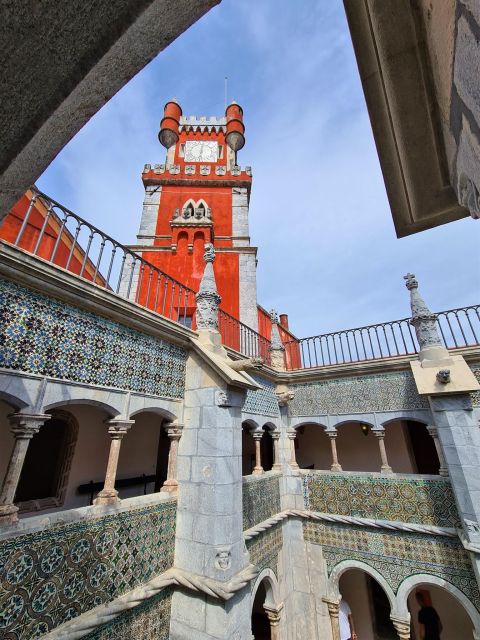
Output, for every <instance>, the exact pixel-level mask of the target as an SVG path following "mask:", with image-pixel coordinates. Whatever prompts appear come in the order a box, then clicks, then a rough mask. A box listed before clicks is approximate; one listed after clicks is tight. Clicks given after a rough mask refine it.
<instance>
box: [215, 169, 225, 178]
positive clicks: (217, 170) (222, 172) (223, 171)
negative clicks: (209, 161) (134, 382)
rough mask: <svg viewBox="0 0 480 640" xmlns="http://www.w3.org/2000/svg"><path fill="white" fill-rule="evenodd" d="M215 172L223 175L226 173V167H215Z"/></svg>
mask: <svg viewBox="0 0 480 640" xmlns="http://www.w3.org/2000/svg"><path fill="white" fill-rule="evenodd" d="M215 173H216V175H217V176H224V175H225V174H226V173H227V168H226V167H215Z"/></svg>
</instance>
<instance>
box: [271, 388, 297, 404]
mask: <svg viewBox="0 0 480 640" xmlns="http://www.w3.org/2000/svg"><path fill="white" fill-rule="evenodd" d="M275 395H276V396H277V401H278V406H279V407H285V406H287V404H288V403H289V402H291V401H292V400H293V399H294V398H295V393H294V392H293V391H277V393H276V394H275Z"/></svg>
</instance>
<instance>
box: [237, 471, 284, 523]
mask: <svg viewBox="0 0 480 640" xmlns="http://www.w3.org/2000/svg"><path fill="white" fill-rule="evenodd" d="M279 483H280V475H279V474H273V475H270V474H269V475H265V476H260V477H259V476H249V477H248V478H244V479H243V530H244V531H245V530H246V529H250V528H251V527H254V526H255V525H256V524H258V523H259V522H263V521H264V520H267V519H268V518H271V517H272V516H274V515H275V514H276V513H279V512H280V510H281V509H280V484H279Z"/></svg>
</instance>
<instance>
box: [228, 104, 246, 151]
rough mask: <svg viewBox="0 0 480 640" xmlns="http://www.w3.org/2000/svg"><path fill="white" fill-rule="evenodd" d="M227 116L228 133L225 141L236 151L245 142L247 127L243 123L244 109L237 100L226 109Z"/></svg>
mask: <svg viewBox="0 0 480 640" xmlns="http://www.w3.org/2000/svg"><path fill="white" fill-rule="evenodd" d="M225 115H226V117H227V135H226V136H225V141H226V143H227V144H228V146H229V147H230V149H233V151H235V153H236V152H237V151H239V150H240V149H241V148H242V147H243V145H244V144H245V136H244V135H243V134H244V133H245V127H244V125H243V109H242V107H241V106H240V105H239V104H237V103H236V102H232V103H231V104H229V105H228V107H227V108H226V109H225Z"/></svg>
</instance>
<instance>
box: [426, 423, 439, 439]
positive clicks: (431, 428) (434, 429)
mask: <svg viewBox="0 0 480 640" xmlns="http://www.w3.org/2000/svg"><path fill="white" fill-rule="evenodd" d="M426 427H427V431H428V433H429V434H430V435H431V436H432V438H436V437H437V436H438V429H437V427H436V426H435V425H431V424H427V425H426Z"/></svg>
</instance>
